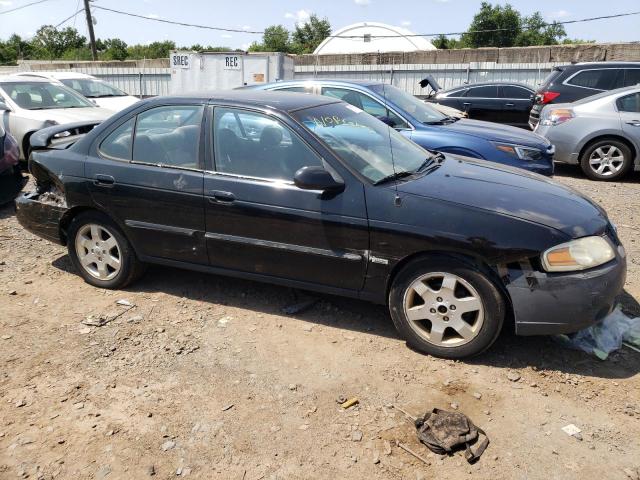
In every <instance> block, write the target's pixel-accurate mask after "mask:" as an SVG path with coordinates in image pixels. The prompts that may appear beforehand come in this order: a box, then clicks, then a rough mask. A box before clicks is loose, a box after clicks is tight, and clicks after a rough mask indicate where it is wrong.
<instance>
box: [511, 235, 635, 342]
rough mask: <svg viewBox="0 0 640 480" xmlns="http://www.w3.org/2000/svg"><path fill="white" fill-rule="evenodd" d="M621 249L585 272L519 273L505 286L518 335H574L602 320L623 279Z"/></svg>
mask: <svg viewBox="0 0 640 480" xmlns="http://www.w3.org/2000/svg"><path fill="white" fill-rule="evenodd" d="M626 272H627V262H626V255H625V252H624V248H623V247H622V246H620V247H618V255H617V256H616V258H615V259H614V260H612V261H611V262H609V263H607V264H605V265H602V266H600V267H596V268H592V269H590V270H587V271H584V272H568V273H543V272H538V271H533V270H531V271H521V272H520V275H517V274H516V276H515V278H513V277H512V275H513V274H514V272H513V271H512V270H510V271H509V276H510V277H512V281H511V282H510V283H509V284H507V285H506V288H507V291H508V292H509V295H510V297H511V302H512V305H513V312H514V316H515V324H516V334H518V335H554V334H560V333H573V332H577V331H578V330H582V329H583V328H586V327H588V326H590V325H593V324H594V323H597V322H599V321H601V320H602V319H604V317H606V316H607V315H608V314H609V313H610V312H611V311H612V310H613V308H614V307H615V304H616V297H617V296H618V295H619V294H620V293H621V292H622V289H623V288H624V282H625V279H626Z"/></svg>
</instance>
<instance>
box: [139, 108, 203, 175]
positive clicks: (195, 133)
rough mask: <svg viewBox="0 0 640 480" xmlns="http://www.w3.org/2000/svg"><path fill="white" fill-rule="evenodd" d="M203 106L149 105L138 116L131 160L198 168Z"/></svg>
mask: <svg viewBox="0 0 640 480" xmlns="http://www.w3.org/2000/svg"><path fill="white" fill-rule="evenodd" d="M203 110H204V107H203V106H202V105H171V106H164V107H156V108H151V109H149V110H147V111H145V112H143V113H141V114H139V115H138V121H137V123H136V132H135V138H134V141H133V160H134V161H136V162H141V163H152V164H155V165H163V166H168V167H179V168H194V169H195V168H198V166H199V158H198V152H199V146H200V125H201V123H202V112H203Z"/></svg>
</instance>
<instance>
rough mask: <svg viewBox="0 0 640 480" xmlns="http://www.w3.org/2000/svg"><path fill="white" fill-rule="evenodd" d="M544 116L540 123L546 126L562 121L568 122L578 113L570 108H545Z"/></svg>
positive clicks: (558, 123)
mask: <svg viewBox="0 0 640 480" xmlns="http://www.w3.org/2000/svg"><path fill="white" fill-rule="evenodd" d="M542 116H543V118H542V120H541V121H540V124H541V125H544V126H545V127H553V126H556V125H560V124H561V123H564V122H568V121H569V120H571V119H572V118H574V117H575V116H576V115H575V114H574V113H573V110H571V109H570V108H554V109H551V110H548V111H547V110H543V112H542Z"/></svg>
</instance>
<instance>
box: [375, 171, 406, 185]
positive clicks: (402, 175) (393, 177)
mask: <svg viewBox="0 0 640 480" xmlns="http://www.w3.org/2000/svg"><path fill="white" fill-rule="evenodd" d="M414 173H415V172H411V171H409V170H403V171H401V172H394V173H392V174H391V175H387V176H386V177H382V178H381V179H380V180H377V181H375V182H373V184H374V185H381V184H383V183H387V182H391V181H393V180H399V179H401V178H405V177H410V176H411V175H413V174H414Z"/></svg>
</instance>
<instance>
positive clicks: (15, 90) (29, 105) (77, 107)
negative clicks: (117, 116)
mask: <svg viewBox="0 0 640 480" xmlns="http://www.w3.org/2000/svg"><path fill="white" fill-rule="evenodd" d="M111 115H113V111H112V110H107V109H106V108H99V107H96V106H95V104H94V103H92V102H90V101H89V100H87V99H86V98H84V97H83V96H82V95H80V94H78V93H76V92H75V91H74V90H71V89H70V88H67V87H65V86H64V85H62V84H60V83H53V82H51V81H49V80H45V79H44V78H36V77H30V78H26V77H24V76H18V75H10V76H6V77H2V78H0V121H2V124H3V126H4V128H5V130H6V131H8V132H9V133H11V134H12V135H13V136H14V137H15V139H16V140H17V141H18V146H19V147H20V159H22V160H27V159H28V158H29V137H31V134H33V133H34V132H36V131H38V130H40V129H42V128H45V127H50V126H53V125H60V124H65V123H74V122H85V121H97V122H101V121H103V120H106V119H107V118H109V117H110V116H111Z"/></svg>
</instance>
